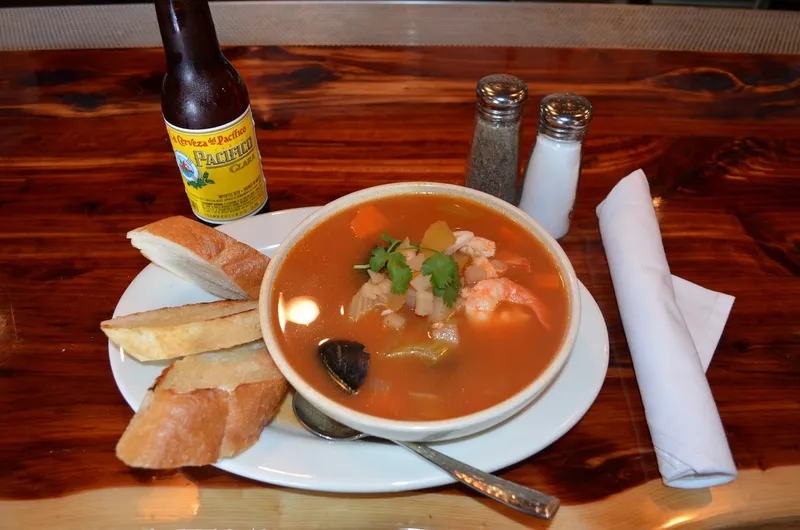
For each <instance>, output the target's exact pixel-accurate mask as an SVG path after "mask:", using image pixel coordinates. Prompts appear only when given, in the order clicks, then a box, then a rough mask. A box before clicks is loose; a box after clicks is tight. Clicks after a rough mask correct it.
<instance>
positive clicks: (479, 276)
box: [464, 256, 499, 285]
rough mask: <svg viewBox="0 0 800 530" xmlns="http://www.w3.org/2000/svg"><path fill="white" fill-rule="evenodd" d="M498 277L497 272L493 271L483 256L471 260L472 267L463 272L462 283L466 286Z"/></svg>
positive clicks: (492, 267)
mask: <svg viewBox="0 0 800 530" xmlns="http://www.w3.org/2000/svg"><path fill="white" fill-rule="evenodd" d="M498 276H499V275H498V274H497V270H495V268H494V265H492V264H491V262H490V261H489V260H488V259H487V258H484V257H483V256H480V257H478V258H475V259H474V260H472V265H470V266H469V267H467V268H466V269H465V270H464V282H465V283H466V284H467V285H471V284H474V283H478V282H479V281H481V280H486V279H488V278H497V277H498Z"/></svg>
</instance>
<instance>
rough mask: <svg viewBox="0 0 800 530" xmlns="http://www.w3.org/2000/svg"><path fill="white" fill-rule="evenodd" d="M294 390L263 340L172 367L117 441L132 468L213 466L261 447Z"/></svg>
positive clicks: (161, 377) (117, 451)
mask: <svg viewBox="0 0 800 530" xmlns="http://www.w3.org/2000/svg"><path fill="white" fill-rule="evenodd" d="M287 389H288V384H287V382H286V379H284V377H283V375H281V373H280V371H279V370H278V368H277V367H276V366H275V363H274V362H273V361H272V357H270V355H269V353H268V352H267V349H266V347H265V346H264V343H263V342H262V341H256V342H253V343H250V344H246V345H243V346H238V347H236V348H231V349H229V350H225V351H219V352H213V353H203V354H200V355H193V356H191V357H185V358H183V359H180V360H178V361H175V362H174V363H172V364H171V365H170V366H169V367H167V368H166V369H165V370H164V371H163V372H162V373H161V375H160V376H159V378H158V379H157V380H156V383H155V385H154V387H153V388H152V389H150V390H149V391H148V392H147V395H146V396H145V399H144V401H143V402H142V406H141V407H140V408H139V411H138V412H137V413H136V414H135V415H134V416H133V419H131V421H130V423H129V424H128V427H127V429H126V430H125V432H124V433H123V434H122V437H121V438H120V440H119V442H118V443H117V449H116V453H117V457H118V458H119V459H120V460H122V461H123V462H125V464H127V465H129V466H132V467H139V468H149V469H174V468H177V467H184V466H203V465H208V464H213V463H215V462H217V461H218V460H219V459H220V458H228V457H231V456H235V455H237V454H239V453H241V452H242V451H244V450H245V449H248V448H249V447H251V446H252V445H253V444H255V443H256V441H258V438H259V437H260V436H261V431H262V430H263V429H264V427H265V426H266V425H267V424H268V423H269V422H270V421H271V420H272V418H273V417H274V416H275V414H276V413H277V411H278V409H279V408H280V405H281V403H282V402H283V399H284V397H285V396H286V391H287Z"/></svg>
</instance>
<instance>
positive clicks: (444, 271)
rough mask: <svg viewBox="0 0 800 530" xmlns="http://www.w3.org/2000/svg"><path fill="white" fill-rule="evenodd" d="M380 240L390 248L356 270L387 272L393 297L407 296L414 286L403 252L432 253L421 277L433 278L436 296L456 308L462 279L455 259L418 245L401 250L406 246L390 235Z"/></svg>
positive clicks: (376, 252)
mask: <svg viewBox="0 0 800 530" xmlns="http://www.w3.org/2000/svg"><path fill="white" fill-rule="evenodd" d="M381 239H383V240H384V241H386V242H387V243H388V244H389V246H388V247H375V248H374V249H372V252H371V253H370V257H369V263H367V264H363V265H356V266H354V267H353V268H355V269H361V270H365V269H370V270H371V271H373V272H382V271H383V270H384V269H386V273H387V274H388V275H389V279H390V280H392V293H394V294H405V293H406V292H408V284H409V283H411V277H412V272H411V268H410V267H409V266H408V264H407V263H406V260H405V258H404V257H403V254H402V252H403V251H405V250H412V249H413V250H429V251H431V252H433V254H431V255H430V256H428V258H427V259H426V260H425V261H424V262H423V263H422V271H421V272H422V274H423V275H425V276H430V277H431V285H432V286H433V293H434V294H435V295H436V296H439V297H441V298H442V300H443V301H444V303H445V304H446V305H447V306H448V307H453V304H454V303H455V301H456V299H457V298H458V291H459V289H461V279H460V278H459V276H458V264H456V262H455V260H454V259H453V257H452V256H449V255H447V254H445V253H443V252H440V251H438V250H434V249H428V248H422V247H420V245H419V244H418V243H411V244H410V246H409V247H406V248H398V247H399V246H400V244H401V243H402V242H403V240H401V239H394V238H393V237H391V236H389V235H388V234H385V233H384V234H382V235H381Z"/></svg>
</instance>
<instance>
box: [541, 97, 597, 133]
mask: <svg viewBox="0 0 800 530" xmlns="http://www.w3.org/2000/svg"><path fill="white" fill-rule="evenodd" d="M593 112H594V109H593V108H592V104H591V103H590V102H589V100H588V99H586V98H585V97H583V96H579V95H578V94H571V93H561V92H560V93H556V94H550V95H549V96H545V97H544V98H543V99H542V103H541V105H540V106H539V133H541V134H544V135H545V136H549V137H550V138H553V139H555V140H564V141H581V140H583V138H584V137H585V136H586V131H587V129H588V127H589V122H591V121H592V115H593Z"/></svg>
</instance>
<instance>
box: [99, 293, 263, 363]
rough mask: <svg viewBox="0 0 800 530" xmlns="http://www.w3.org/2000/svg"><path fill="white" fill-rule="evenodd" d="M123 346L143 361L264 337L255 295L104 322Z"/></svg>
mask: <svg viewBox="0 0 800 530" xmlns="http://www.w3.org/2000/svg"><path fill="white" fill-rule="evenodd" d="M100 329H101V330H103V333H105V334H106V336H108V338H109V339H111V342H113V343H114V344H116V345H117V346H119V348H120V349H121V350H122V351H124V352H125V353H127V354H128V355H130V356H131V357H134V358H135V359H138V360H139V361H156V360H161V359H173V358H175V357H183V356H184V355H193V354H195V353H203V352H208V351H215V350H219V349H223V348H230V347H233V346H238V345H240V344H245V343H248V342H252V341H254V340H259V339H261V338H262V335H261V324H260V323H259V320H258V302H256V301H255V300H220V301H218V302H206V303H202V304H189V305H184V306H179V307H165V308H162V309H154V310H152V311H145V312H143V313H134V314H132V315H125V316H121V317H117V318H112V319H111V320H106V321H104V322H101V323H100Z"/></svg>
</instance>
